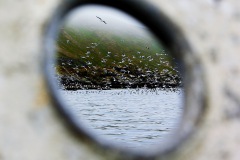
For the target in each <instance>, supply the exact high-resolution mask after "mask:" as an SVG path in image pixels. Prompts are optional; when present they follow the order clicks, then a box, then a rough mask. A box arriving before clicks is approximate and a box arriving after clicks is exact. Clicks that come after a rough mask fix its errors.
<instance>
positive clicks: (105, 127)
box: [60, 89, 183, 149]
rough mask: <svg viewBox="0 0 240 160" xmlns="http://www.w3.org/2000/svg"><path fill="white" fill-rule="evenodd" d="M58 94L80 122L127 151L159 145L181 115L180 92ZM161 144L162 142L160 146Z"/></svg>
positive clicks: (181, 97)
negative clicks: (126, 148)
mask: <svg viewBox="0 0 240 160" xmlns="http://www.w3.org/2000/svg"><path fill="white" fill-rule="evenodd" d="M60 93H61V94H62V96H63V97H64V100H65V101H66V103H67V104H68V106H67V107H70V108H71V111H73V114H75V115H76V116H77V117H78V118H79V120H80V121H84V122H86V124H87V125H88V127H89V128H91V129H94V130H96V131H97V134H98V135H100V136H103V137H104V138H107V140H110V141H113V142H118V143H121V144H123V145H125V146H126V147H128V148H138V147H140V148H141V149H143V148H148V147H150V146H154V145H158V144H159V143H158V142H161V141H162V140H164V139H165V138H166V136H167V135H169V134H170V133H172V132H170V131H172V130H173V129H175V128H176V127H177V125H178V123H179V121H180V118H181V117H180V116H181V115H182V111H183V108H182V99H183V91H182V90H181V89H179V90H177V91H176V92H168V91H166V90H161V89H155V90H150V89H113V90H78V91H66V90H61V91H60ZM160 144H161V143H160Z"/></svg>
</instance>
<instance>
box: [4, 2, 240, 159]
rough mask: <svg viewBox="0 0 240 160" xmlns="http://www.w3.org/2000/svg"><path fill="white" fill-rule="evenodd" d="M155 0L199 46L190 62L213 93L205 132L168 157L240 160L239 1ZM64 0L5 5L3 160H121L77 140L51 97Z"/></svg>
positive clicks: (201, 127)
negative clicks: (50, 70)
mask: <svg viewBox="0 0 240 160" xmlns="http://www.w3.org/2000/svg"><path fill="white" fill-rule="evenodd" d="M148 1H149V2H152V3H154V4H155V5H156V6H158V7H159V9H161V10H162V11H163V12H164V13H165V14H166V15H167V16H169V17H170V18H171V19H172V20H173V21H174V22H175V23H176V24H177V25H178V26H179V28H180V29H181V30H182V31H183V33H184V34H185V36H186V38H187V40H188V41H189V43H190V44H191V47H192V49H193V54H192V55H190V56H188V57H186V61H187V62H188V63H189V64H191V65H195V64H194V62H195V60H196V59H197V61H198V62H199V65H201V66H202V68H203V70H202V71H199V74H200V75H201V76H202V78H203V80H204V82H203V84H204V86H205V88H206V90H205V96H206V102H204V104H205V106H204V107H205V112H204V114H203V115H202V119H201V122H200V123H199V125H198V126H197V127H198V129H197V130H196V132H195V134H194V135H193V136H191V137H190V138H189V139H188V140H187V141H186V142H185V143H183V144H182V145H181V146H179V148H178V149H177V150H175V151H173V152H171V154H169V155H166V156H165V159H178V160H180V159H184V160H185V159H192V160H198V159H199V160H200V159H217V160H219V159H231V160H234V159H235V160H238V159H240V152H239V148H240V129H239V128H240V90H239V86H240V63H239V62H240V54H239V51H240V3H239V1H238V0H228V1H226V0H201V1H190V0H181V1H179V0H172V1H164V0H148ZM59 3H61V1H57V0H51V1H47V0H35V1H30V0H22V1H14V0H8V1H6V0H5V1H1V2H0V35H1V36H0V159H3V160H5V159H6V160H15V159H17V160H19V159H24V160H33V159H34V160H35V159H36V160H38V159H39V160H42V159H44V160H55V159H57V160H65V159H68V160H75V159H78V160H79V159H84V160H85V159H91V160H94V159H98V160H99V159H114V158H113V157H114V155H111V154H110V153H107V154H106V153H102V152H101V151H100V152H96V151H95V149H90V147H91V146H90V147H89V146H88V145H87V143H86V142H83V141H82V140H80V139H78V138H77V137H76V135H73V134H72V132H70V131H69V130H68V128H67V127H66V125H65V123H64V120H63V118H61V117H60V116H59V115H58V114H56V113H55V112H56V111H55V109H54V106H53V105H52V104H51V102H50V100H49V98H48V97H49V94H48V92H47V89H46V86H45V82H44V80H43V73H42V66H41V60H42V57H43V54H44V53H43V52H42V48H41V47H42V38H43V31H44V26H45V24H46V23H47V21H48V20H49V18H50V16H51V14H52V12H53V11H54V9H55V8H56V7H57V5H58V4H59ZM198 87H202V86H198ZM193 101H194V99H193ZM193 103H194V102H193ZM193 107H194V106H193ZM112 156H113V157H112Z"/></svg>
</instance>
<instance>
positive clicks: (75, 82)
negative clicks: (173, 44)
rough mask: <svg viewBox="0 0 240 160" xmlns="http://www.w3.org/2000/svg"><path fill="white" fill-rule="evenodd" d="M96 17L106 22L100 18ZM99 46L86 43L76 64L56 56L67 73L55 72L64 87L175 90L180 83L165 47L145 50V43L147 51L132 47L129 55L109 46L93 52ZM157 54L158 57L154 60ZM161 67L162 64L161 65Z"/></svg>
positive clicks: (179, 77) (178, 74)
mask: <svg viewBox="0 0 240 160" xmlns="http://www.w3.org/2000/svg"><path fill="white" fill-rule="evenodd" d="M96 17H97V18H98V19H99V20H100V21H101V22H103V23H104V24H107V23H106V21H104V20H103V19H102V18H100V17H98V16H96ZM122 41H123V40H122ZM70 42H71V39H67V40H66V43H67V44H69V43H70ZM98 46H101V44H100V43H99V42H98V43H97V42H92V43H90V44H89V45H88V46H85V47H86V49H87V52H86V53H85V54H84V55H82V56H81V61H83V62H84V63H82V64H81V65H79V64H78V65H76V63H75V62H74V60H71V59H70V60H69V59H67V60H66V59H58V64H57V65H59V66H60V68H61V69H62V70H64V72H65V73H67V74H66V75H58V79H59V82H61V85H62V86H63V88H64V89H68V90H76V89H111V88H114V87H117V88H151V89H152V90H156V88H161V89H162V88H163V89H167V90H170V91H175V90H176V88H178V87H181V85H182V81H181V75H180V73H179V71H178V68H177V66H173V65H172V63H171V62H170V61H169V59H168V58H166V57H168V56H169V55H168V54H167V53H166V52H165V50H162V51H161V52H160V53H154V54H153V53H151V54H146V53H148V52H150V47H148V46H147V47H145V50H146V53H142V51H135V53H133V54H131V55H129V54H125V53H122V54H114V53H113V52H112V51H111V50H109V51H107V53H101V52H98V53H96V50H95V49H96V48H97V47H98ZM96 54H98V57H101V59H100V62H101V64H102V65H101V66H102V67H101V69H100V67H99V66H96V64H94V63H95V62H94V58H96V57H95V55H96ZM156 58H158V59H157V63H156ZM153 61H154V63H153ZM133 66H134V67H133ZM150 66H151V67H150ZM153 66H154V67H153ZM161 67H165V68H164V69H160V68H161ZM99 72H101V74H100V73H99ZM83 73H84V74H85V75H83Z"/></svg>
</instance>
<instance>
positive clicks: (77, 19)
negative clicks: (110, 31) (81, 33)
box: [66, 5, 145, 28]
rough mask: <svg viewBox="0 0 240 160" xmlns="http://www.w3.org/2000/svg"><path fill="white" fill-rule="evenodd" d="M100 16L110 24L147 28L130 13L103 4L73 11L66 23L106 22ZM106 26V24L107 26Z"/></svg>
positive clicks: (97, 23) (99, 23)
mask: <svg viewBox="0 0 240 160" xmlns="http://www.w3.org/2000/svg"><path fill="white" fill-rule="evenodd" d="M96 16H98V17H100V18H101V19H102V20H103V21H105V22H106V23H107V25H109V26H136V27H141V28H145V27H144V25H143V24H141V23H140V22H138V21H137V20H136V19H134V18H132V17H131V16H129V15H128V14H126V13H124V12H122V11H120V10H117V9H115V8H111V7H107V6H101V5H86V6H82V7H79V8H77V9H75V10H74V11H72V12H71V13H70V14H69V15H68V16H67V18H66V23H67V24H71V25H84V24H95V25H103V26H105V25H106V24H105V23H103V22H101V20H100V19H98V18H97V17H96ZM105 27H106V26H105Z"/></svg>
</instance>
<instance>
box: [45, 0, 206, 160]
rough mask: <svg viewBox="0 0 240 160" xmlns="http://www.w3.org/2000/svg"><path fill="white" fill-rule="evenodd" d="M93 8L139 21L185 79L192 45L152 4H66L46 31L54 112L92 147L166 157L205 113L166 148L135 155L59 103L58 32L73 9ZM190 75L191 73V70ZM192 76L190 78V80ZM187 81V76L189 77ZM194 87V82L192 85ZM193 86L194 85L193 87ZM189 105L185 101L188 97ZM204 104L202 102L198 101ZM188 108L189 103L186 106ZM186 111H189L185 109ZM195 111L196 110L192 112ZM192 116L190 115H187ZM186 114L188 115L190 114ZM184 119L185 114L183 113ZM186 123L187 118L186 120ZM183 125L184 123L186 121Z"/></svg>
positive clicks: (95, 0)
mask: <svg viewBox="0 0 240 160" xmlns="http://www.w3.org/2000/svg"><path fill="white" fill-rule="evenodd" d="M89 4H90V5H91V4H97V5H105V6H109V7H113V8H117V9H120V10H121V11H123V12H125V13H127V14H129V15H131V16H132V17H134V18H136V19H137V20H139V21H140V22H142V23H143V24H145V25H146V26H147V27H148V28H149V29H150V31H151V32H152V33H153V34H154V35H155V36H156V37H157V38H158V40H160V41H161V42H162V43H163V45H164V46H165V47H166V48H167V49H169V51H170V52H171V53H172V56H174V57H175V58H176V59H177V60H178V61H179V63H181V64H183V65H182V66H183V68H180V69H181V70H180V71H181V72H182V73H183V75H184V77H186V76H185V73H184V68H185V66H186V65H185V63H183V62H184V58H183V57H184V56H185V55H184V54H186V53H187V54H189V53H192V51H191V48H190V45H189V44H188V42H187V40H186V39H185V37H184V36H183V34H182V32H181V31H180V30H179V28H178V27H177V26H176V25H175V24H174V23H173V22H172V21H171V20H170V19H169V18H167V16H165V15H164V14H163V13H162V12H161V11H160V9H159V8H156V7H154V6H152V5H151V4H149V3H147V2H144V1H136V0H114V1H109V0H72V1H64V2H63V3H62V5H61V6H59V7H58V9H57V10H56V12H55V14H54V15H53V17H52V18H51V19H50V20H51V21H49V24H48V26H47V27H46V33H45V37H44V43H43V45H44V52H45V57H44V63H43V65H44V66H43V67H44V75H45V80H46V82H47V87H48V89H49V95H50V97H51V100H52V102H53V104H54V106H55V108H56V109H57V110H58V111H59V113H60V115H61V116H62V117H63V118H64V120H65V121H66V122H67V125H68V126H69V127H70V128H71V130H72V131H73V132H74V133H75V134H76V135H77V136H78V137H80V138H81V139H84V140H86V141H87V142H91V143H93V144H97V146H99V147H100V148H103V150H105V151H111V152H115V153H117V154H119V155H120V156H123V155H124V156H125V157H128V158H129V157H130V158H132V159H138V158H139V159H151V158H154V157H159V156H166V155H167V154H168V153H169V152H173V151H175V150H176V148H177V147H179V146H181V144H183V142H184V141H185V140H186V139H187V138H188V137H189V136H190V135H191V133H192V132H193V131H194V130H195V129H194V128H193V127H194V125H195V124H197V123H198V121H199V119H200V117H199V115H200V112H202V110H201V109H199V113H197V116H196V117H195V118H194V119H192V123H191V124H189V123H188V124H187V125H188V126H185V124H184V122H181V123H182V124H181V127H183V129H181V128H180V129H179V130H178V133H174V134H175V135H174V136H173V137H172V138H173V139H171V140H169V141H168V143H164V145H165V146H163V147H161V146H160V147H159V149H157V150H156V151H155V150H154V151H146V152H144V151H141V152H137V151H136V152H135V151H129V150H126V149H125V148H121V147H118V146H114V145H111V144H109V143H106V142H105V141H102V140H99V139H98V138H96V136H94V135H93V134H91V133H90V132H89V131H88V130H86V129H85V128H84V126H83V125H81V124H80V123H79V122H77V120H76V118H75V117H74V116H72V114H71V112H70V111H68V110H67V109H66V108H65V107H64V103H63V102H62V100H61V99H60V96H59V94H58V92H57V85H56V84H55V82H54V80H53V78H54V77H53V76H52V75H54V72H53V69H52V68H51V67H52V64H53V63H54V61H53V59H54V58H53V57H54V53H55V52H54V51H55V49H54V47H53V46H54V45H55V41H56V38H57V35H58V32H59V30H60V28H59V27H60V24H61V22H62V21H63V19H64V17H65V16H66V15H67V14H68V13H70V11H72V10H73V9H75V8H76V7H79V6H82V5H89ZM188 72H191V70H190V71H189V70H188ZM191 76H193V75H190V78H191ZM187 77H188V76H187ZM189 83H194V82H189ZM190 86H191V85H190ZM199 95H200V99H201V100H202V98H203V97H204V96H202V91H200V92H199ZM185 102H186V97H185ZM199 103H201V101H199ZM185 105H186V103H185ZM199 105H200V108H202V106H203V104H199ZM185 109H186V108H185ZM192 110H193V109H192ZM188 113H191V112H188ZM188 113H187V114H188ZM184 116H188V115H186V113H184ZM183 119H184V118H183ZM183 121H184V120H183Z"/></svg>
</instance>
